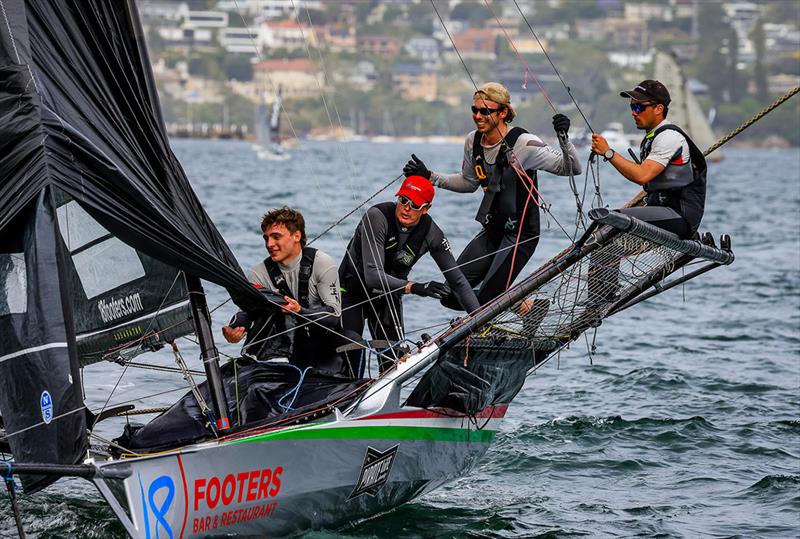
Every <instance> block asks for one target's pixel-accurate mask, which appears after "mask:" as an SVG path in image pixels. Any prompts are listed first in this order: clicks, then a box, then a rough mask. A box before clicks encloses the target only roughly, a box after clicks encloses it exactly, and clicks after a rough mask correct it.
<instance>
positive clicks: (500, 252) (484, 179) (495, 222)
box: [431, 127, 581, 307]
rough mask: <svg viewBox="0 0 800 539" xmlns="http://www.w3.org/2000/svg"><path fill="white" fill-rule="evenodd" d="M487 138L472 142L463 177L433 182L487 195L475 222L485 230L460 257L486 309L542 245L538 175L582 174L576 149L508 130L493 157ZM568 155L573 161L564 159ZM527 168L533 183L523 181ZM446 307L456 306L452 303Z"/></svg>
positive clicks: (476, 136) (467, 148) (466, 150)
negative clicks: (513, 165) (482, 141)
mask: <svg viewBox="0 0 800 539" xmlns="http://www.w3.org/2000/svg"><path fill="white" fill-rule="evenodd" d="M482 138H483V135H482V133H480V132H479V131H475V132H473V133H471V134H470V135H468V136H467V141H466V142H465V147H464V164H463V166H462V172H461V173H460V174H456V175H443V174H438V173H433V174H432V176H431V181H432V182H433V183H434V185H436V186H438V187H442V188H444V189H449V190H453V191H459V192H470V191H474V190H476V189H477V188H478V187H481V188H482V189H483V191H484V195H483V199H482V201H481V205H480V208H479V210H478V213H477V215H476V217H475V220H476V221H478V222H479V223H480V224H481V225H482V226H483V228H482V229H481V231H480V232H479V233H478V235H477V236H475V237H474V238H473V239H472V241H470V242H469V244H467V246H466V247H465V248H464V251H463V252H462V253H461V255H459V257H458V264H459V266H460V267H461V269H462V271H463V272H464V275H465V276H466V278H467V280H468V281H469V283H470V285H471V286H477V285H479V284H480V289H479V291H478V294H477V295H478V301H480V303H481V304H482V305H483V304H485V303H488V302H489V301H491V300H493V299H494V298H496V297H497V296H499V295H500V294H501V293H502V292H503V291H505V290H506V289H507V288H508V285H509V284H510V283H512V282H513V281H514V279H516V277H517V275H519V273H520V272H521V271H522V269H523V268H524V267H525V264H527V262H528V260H530V258H531V256H533V252H534V251H535V250H536V245H537V244H538V243H539V234H540V230H539V206H538V202H539V200H538V199H539V196H538V188H539V184H538V178H537V171H538V170H546V171H548V172H551V173H553V174H559V175H562V176H565V175H569V174H570V172H571V173H572V174H580V172H581V169H580V165H579V164H578V155H577V152H576V151H575V147H574V146H572V144H571V143H566V145H565V147H563V148H561V151H559V150H556V149H554V148H551V147H549V146H547V144H545V143H544V142H542V141H541V139H539V138H538V137H536V136H534V135H531V134H530V133H528V132H527V131H525V130H524V129H522V128H521V127H514V128H511V129H509V130H508V132H507V133H506V136H505V137H504V141H503V142H500V143H498V144H496V145H494V146H492V147H491V151H490V149H489V148H484V147H483V145H482V144H481V140H482ZM565 153H568V154H569V158H565V157H564V154H565ZM492 154H494V156H493V157H490V155H492ZM491 159H494V162H491ZM512 162H515V163H516V169H518V170H519V172H518V170H515V167H512V164H511V163H512ZM523 168H524V173H525V175H527V178H530V182H529V181H528V179H527V178H524V177H521V174H522V169H523ZM512 265H513V267H512ZM442 303H443V304H444V305H446V306H448V307H453V306H454V305H453V302H452V298H447V299H445V300H444V301H443V302H442Z"/></svg>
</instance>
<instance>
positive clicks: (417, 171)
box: [403, 120, 569, 180]
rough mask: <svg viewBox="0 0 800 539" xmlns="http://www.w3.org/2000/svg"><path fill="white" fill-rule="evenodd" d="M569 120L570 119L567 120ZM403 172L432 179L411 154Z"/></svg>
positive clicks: (424, 167)
mask: <svg viewBox="0 0 800 539" xmlns="http://www.w3.org/2000/svg"><path fill="white" fill-rule="evenodd" d="M567 121H569V120H567ZM403 174H404V175H405V177H406V178H408V177H409V176H422V177H423V178H427V179H429V180H430V179H431V171H430V170H428V167H426V166H425V163H423V162H422V161H420V160H419V157H417V156H416V155H414V154H413V153H412V154H411V159H409V161H408V163H406V166H404V167H403Z"/></svg>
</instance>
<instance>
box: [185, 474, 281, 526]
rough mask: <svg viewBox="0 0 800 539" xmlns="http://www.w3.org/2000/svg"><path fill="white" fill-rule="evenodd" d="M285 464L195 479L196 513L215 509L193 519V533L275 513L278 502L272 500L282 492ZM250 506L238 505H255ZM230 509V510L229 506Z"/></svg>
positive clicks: (193, 497)
mask: <svg viewBox="0 0 800 539" xmlns="http://www.w3.org/2000/svg"><path fill="white" fill-rule="evenodd" d="M282 473H283V467H282V466H277V467H275V468H261V469H256V470H251V471H246V472H239V473H229V474H227V475H225V476H224V477H223V476H217V475H213V476H210V477H201V478H198V479H195V480H194V483H193V488H192V494H193V495H192V499H193V501H192V509H193V510H194V512H195V513H198V512H208V511H214V513H212V514H210V515H205V516H198V517H195V518H194V519H193V520H192V533H207V532H209V531H212V530H218V529H220V528H225V527H227V526H233V525H235V524H240V523H243V522H249V521H252V520H260V519H262V518H266V517H269V516H270V515H272V514H273V513H274V512H275V511H276V509H277V507H278V502H275V501H272V500H271V499H272V498H274V497H275V496H277V495H278V494H279V493H280V491H281V474H282ZM254 502H255V505H251V506H250V507H236V508H235V509H233V508H230V507H231V506H239V505H241V504H252V503H254ZM229 508H230V509H229Z"/></svg>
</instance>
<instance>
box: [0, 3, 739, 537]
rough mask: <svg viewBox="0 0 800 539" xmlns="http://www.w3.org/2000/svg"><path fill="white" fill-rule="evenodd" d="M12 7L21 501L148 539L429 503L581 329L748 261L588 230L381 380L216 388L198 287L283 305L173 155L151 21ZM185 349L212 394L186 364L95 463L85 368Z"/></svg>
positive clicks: (4, 46)
mask: <svg viewBox="0 0 800 539" xmlns="http://www.w3.org/2000/svg"><path fill="white" fill-rule="evenodd" d="M0 7H2V10H0V16H1V17H2V18H4V20H3V21H2V23H1V24H0V117H2V121H0V412H2V417H3V423H4V426H5V436H4V438H3V443H4V444H5V445H6V447H5V448H4V449H5V450H6V452H10V454H11V455H13V460H8V461H5V463H4V464H5V468H6V476H7V477H10V476H11V475H12V474H13V475H15V476H16V477H18V478H19V480H20V481H21V483H22V486H23V489H24V491H25V492H26V493H31V492H36V491H38V490H41V489H43V488H45V487H47V486H48V485H50V484H51V483H53V482H54V481H56V480H57V479H59V478H61V477H67V476H77V477H82V478H85V479H87V480H89V481H91V482H92V483H93V484H94V485H95V487H96V488H97V489H98V490H99V492H100V493H101V494H102V496H103V498H104V499H105V500H106V501H107V503H108V504H109V506H110V508H111V509H112V511H113V512H114V514H115V516H116V517H117V518H118V519H119V520H120V522H121V523H122V525H123V526H124V528H125V530H126V531H127V532H128V533H129V534H130V535H131V536H133V537H148V538H149V537H166V536H169V537H203V536H208V535H218V534H245V535H261V536H263V535H281V534H288V533H292V532H296V531H299V530H306V529H319V528H326V527H336V526H341V525H343V524H346V523H349V522H354V521H358V520H359V519H362V518H366V517H369V516H372V515H375V514H377V513H379V512H382V511H386V510H388V509H391V508H393V507H396V506H398V505H400V504H402V503H405V502H407V501H409V500H412V499H414V498H416V497H418V496H421V495H423V494H425V493H426V492H429V491H431V490H432V489H435V488H437V487H438V486H440V485H442V484H444V483H446V482H448V481H451V480H452V479H454V478H456V477H458V476H460V475H463V474H465V473H467V472H468V471H469V470H470V468H472V467H473V466H474V465H475V463H476V462H477V461H478V460H479V459H480V458H481V456H482V455H483V454H484V453H485V452H486V451H487V449H488V448H489V446H490V444H491V443H492V440H493V439H494V437H495V434H496V432H497V430H498V428H499V424H500V422H501V420H502V418H503V416H504V414H505V412H506V410H507V407H508V406H509V404H511V402H512V400H513V399H514V397H515V395H516V394H517V392H518V391H519V390H520V388H521V387H522V384H523V382H524V380H525V377H526V376H527V375H528V374H529V373H530V372H532V371H533V370H534V369H536V368H537V367H538V366H540V365H541V364H543V363H544V362H545V361H546V360H547V359H548V358H550V357H551V356H552V355H553V354H555V353H556V352H558V351H559V350H561V349H562V348H563V347H564V346H566V345H567V344H569V343H570V342H571V341H572V340H574V339H575V338H577V337H578V336H579V335H581V333H582V332H583V331H585V330H586V329H587V328H590V327H594V326H597V325H598V324H599V323H600V322H601V321H602V320H603V319H604V318H606V317H608V316H610V315H612V314H614V313H616V312H619V311H620V310H622V309H625V308H628V307H630V306H632V305H634V304H635V303H637V302H638V301H641V300H642V299H645V298H647V297H649V296H651V295H654V294H657V293H660V292H661V291H664V290H666V289H669V288H670V287H672V286H674V285H675V284H678V283H679V282H684V281H686V280H689V279H691V278H693V277H695V276H697V275H700V274H701V273H704V272H706V271H708V270H710V269H713V268H716V267H719V266H720V265H724V264H729V263H731V262H732V261H733V254H732V253H731V251H730V245H729V240H728V239H727V238H724V241H723V242H722V245H721V247H716V246H715V245H714V242H713V240H712V239H711V238H710V236H708V235H707V236H706V237H705V238H704V240H703V241H702V242H700V241H682V240H680V239H678V238H677V237H675V236H673V235H671V234H669V233H666V232H664V231H661V230H658V229H654V228H653V227H651V226H648V225H646V224H643V223H639V222H637V221H635V220H633V219H630V218H628V217H625V216H622V215H620V214H617V213H614V212H608V211H607V210H593V213H592V214H591V217H592V219H593V220H594V221H593V223H592V225H591V226H589V227H588V228H587V230H586V231H585V233H584V234H583V236H582V237H581V238H580V239H579V240H578V241H576V242H575V243H574V244H572V245H570V246H569V247H568V248H567V249H566V250H565V251H564V252H563V253H561V254H560V255H558V256H556V257H554V258H553V259H552V260H551V261H550V262H548V263H547V264H545V265H544V266H542V267H541V268H539V269H538V270H537V271H535V272H533V273H532V274H530V275H529V276H528V277H526V278H525V279H523V280H522V281H521V282H520V283H518V284H517V285H515V286H514V287H512V288H510V289H509V290H508V291H507V292H505V293H504V294H503V295H501V296H500V297H498V298H497V299H496V300H494V301H493V302H491V303H490V304H488V305H485V306H484V307H483V308H482V309H480V310H479V311H478V312H475V313H472V314H471V315H470V316H468V317H466V318H464V319H463V320H460V321H456V322H454V323H453V324H452V327H450V328H448V329H447V330H446V331H443V332H442V333H440V334H438V335H434V336H423V339H422V341H421V342H419V343H416V345H415V346H414V347H413V349H412V350H411V351H410V352H409V354H408V355H407V356H405V357H403V359H402V361H400V362H398V363H396V365H395V367H394V368H391V369H389V370H388V371H387V372H386V373H385V374H384V375H382V376H381V377H380V378H377V379H357V380H353V379H346V378H341V377H336V376H331V375H329V374H326V373H324V372H316V371H315V370H313V369H312V370H310V371H308V372H303V373H300V372H299V371H297V369H295V370H292V368H291V367H290V366H286V365H271V364H260V363H257V362H254V361H252V360H246V359H244V358H242V359H240V360H237V361H234V362H229V363H227V364H225V365H222V366H220V364H219V360H218V359H219V354H218V353H217V351H216V348H215V346H214V342H213V338H212V331H211V327H210V317H209V314H208V307H207V305H206V301H205V296H204V294H203V288H202V282H201V281H202V280H205V281H209V282H212V283H216V284H219V285H221V286H223V287H225V288H226V289H227V290H228V292H229V293H230V295H231V297H232V298H233V300H234V301H235V302H236V303H237V305H239V306H240V307H241V308H243V309H247V310H254V311H257V310H263V311H265V312H270V311H272V312H274V311H276V303H275V301H276V299H275V298H271V297H270V296H268V295H265V294H262V293H261V292H259V291H257V290H256V289H254V288H253V287H252V286H251V285H250V284H249V283H248V282H247V280H246V279H245V277H244V275H243V273H242V271H241V269H240V267H239V265H238V263H237V262H236V260H235V258H234V257H233V255H232V253H231V251H230V249H229V248H228V246H227V245H226V243H225V241H224V240H223V238H222V237H221V235H220V234H219V231H218V230H217V228H216V227H215V226H214V224H213V223H212V222H211V221H210V219H209V217H208V215H207V214H206V212H205V211H204V209H203V207H202V205H201V204H200V202H199V200H198V198H197V196H196V195H195V193H194V191H193V190H192V188H191V186H190V184H189V182H188V180H187V178H186V176H185V174H184V172H183V169H182V168H181V166H180V164H179V163H178V161H177V159H176V158H175V156H174V155H173V153H172V151H171V150H170V147H169V144H168V141H167V137H166V134H165V130H164V123H163V121H162V118H161V113H160V108H159V101H158V96H157V94H156V91H155V85H154V82H153V76H152V72H151V69H150V66H149V63H148V60H147V52H146V50H145V47H144V39H143V35H142V29H141V26H140V23H139V20H138V15H137V12H136V7H135V3H134V0H127V1H120V0H80V1H79V0H64V1H62V2H51V1H50V0H0ZM602 260H611V261H612V262H610V263H609V264H610V266H612V267H613V268H614V270H613V271H607V272H604V273H603V275H605V276H606V277H605V278H607V280H608V282H607V283H605V284H606V287H607V288H608V289H609V290H613V293H612V294H604V295H603V296H602V298H601V299H600V300H598V297H594V298H592V297H589V292H588V291H587V287H586V280H587V279H586V276H587V274H588V273H589V268H590V266H596V264H597V263H598V261H602ZM689 264H697V266H696V269H691V268H689ZM682 268H686V272H685V274H683V275H682V276H681V277H677V278H671V277H670V275H672V274H673V273H674V272H675V271H678V270H681V269H682ZM523 305H524V306H525V307H524V308H523ZM187 333H194V334H195V335H196V336H197V339H198V341H199V344H200V349H201V356H202V357H201V359H202V365H203V369H204V374H205V381H202V382H199V383H196V382H195V381H194V379H193V375H192V372H191V371H190V369H189V368H188V367H187V365H186V364H185V363H184V362H182V360H179V361H178V365H179V367H180V368H181V372H183V373H184V375H185V378H186V380H187V384H186V385H187V388H186V394H185V396H183V397H182V398H181V399H179V400H178V401H177V402H176V403H175V404H174V405H173V406H171V407H170V408H169V409H168V410H167V411H165V412H163V413H161V414H160V415H158V416H157V417H155V418H154V419H153V420H152V421H150V422H149V423H148V424H146V425H144V426H142V427H140V428H130V427H129V428H125V429H123V428H122V425H121V426H120V428H119V437H117V438H116V440H115V441H113V442H109V441H106V442H102V440H101V443H98V442H97V438H96V437H95V436H94V435H95V430H96V425H97V424H98V423H99V422H101V421H111V419H108V418H109V417H113V416H114V415H115V414H116V413H118V412H119V411H120V410H115V409H106V408H103V409H100V410H97V409H96V410H91V411H90V410H88V409H87V407H86V405H85V404H84V395H83V392H82V368H83V367H84V366H86V365H88V364H92V363H98V362H106V363H104V365H105V366H106V367H107V368H108V369H109V370H112V371H116V372H119V369H121V368H122V367H120V365H119V364H117V363H122V364H124V363H125V361H126V360H127V359H128V358H130V357H132V356H133V355H135V354H139V353H146V352H148V351H150V350H154V349H157V348H159V347H161V346H163V345H165V344H169V343H170V342H172V341H173V340H174V339H176V338H178V337H179V336H181V335H185V334H187ZM364 353H367V354H369V353H373V354H379V353H380V350H372V349H370V348H369V347H368V346H365V348H364ZM109 360H110V361H109ZM90 440H94V441H93V443H91V444H90ZM87 485H88V483H87ZM11 492H12V495H13V489H12V491H11Z"/></svg>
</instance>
